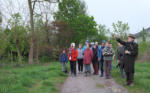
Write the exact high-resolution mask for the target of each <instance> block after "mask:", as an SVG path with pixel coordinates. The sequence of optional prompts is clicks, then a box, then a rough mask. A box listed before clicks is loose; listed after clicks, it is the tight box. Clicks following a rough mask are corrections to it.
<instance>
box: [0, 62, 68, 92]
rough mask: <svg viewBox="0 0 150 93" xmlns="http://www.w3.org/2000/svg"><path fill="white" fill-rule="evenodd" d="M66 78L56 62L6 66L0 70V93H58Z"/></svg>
mask: <svg viewBox="0 0 150 93" xmlns="http://www.w3.org/2000/svg"><path fill="white" fill-rule="evenodd" d="M66 77H67V74H64V73H62V72H61V64H60V63H58V62H53V63H50V64H45V65H44V64H43V65H33V66H30V65H25V66H23V67H12V66H6V67H3V68H0V93H59V91H60V87H61V85H62V84H63V83H64V81H65V79H66Z"/></svg>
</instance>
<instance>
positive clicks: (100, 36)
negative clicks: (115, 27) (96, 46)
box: [92, 24, 110, 43]
mask: <svg viewBox="0 0 150 93" xmlns="http://www.w3.org/2000/svg"><path fill="white" fill-rule="evenodd" d="M109 33H110V31H109V29H108V28H107V27H106V26H105V25H101V24H99V25H98V30H97V34H96V35H95V38H93V40H92V41H97V42H100V43H101V42H102V40H106V41H108V39H109V38H108V34H109Z"/></svg>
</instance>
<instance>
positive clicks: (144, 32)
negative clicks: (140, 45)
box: [141, 28, 146, 42]
mask: <svg viewBox="0 0 150 93" xmlns="http://www.w3.org/2000/svg"><path fill="white" fill-rule="evenodd" d="M141 32H142V33H141V36H142V40H143V41H144V42H146V30H145V29H144V28H143V29H142V31H141Z"/></svg>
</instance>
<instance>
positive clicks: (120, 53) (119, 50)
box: [116, 46, 125, 68]
mask: <svg viewBox="0 0 150 93" xmlns="http://www.w3.org/2000/svg"><path fill="white" fill-rule="evenodd" d="M124 53H125V51H124V46H122V47H118V48H117V53H116V56H117V60H118V61H119V63H118V66H120V67H121V68H124V63H123V57H124Z"/></svg>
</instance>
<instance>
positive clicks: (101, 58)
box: [60, 40, 114, 79]
mask: <svg viewBox="0 0 150 93" xmlns="http://www.w3.org/2000/svg"><path fill="white" fill-rule="evenodd" d="M113 55H114V50H113V48H112V45H111V44H110V43H109V42H106V41H105V40H103V41H102V44H101V45H98V42H95V43H94V44H90V42H89V41H88V40H87V41H86V42H85V45H84V46H82V44H79V47H78V48H75V43H72V44H71V46H70V48H69V50H68V53H66V50H63V52H62V53H61V54H60V62H61V63H62V71H63V72H67V67H66V64H67V62H68V60H69V61H70V68H71V75H72V76H76V75H77V72H76V66H77V65H76V64H77V63H78V71H79V73H83V68H85V69H84V73H85V76H88V75H90V74H91V73H92V71H91V64H92V66H93V69H94V72H93V75H99V69H100V72H101V74H100V76H101V77H103V76H104V70H103V64H104V66H105V77H106V78H107V79H109V78H110V77H111V64H112V59H113Z"/></svg>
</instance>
